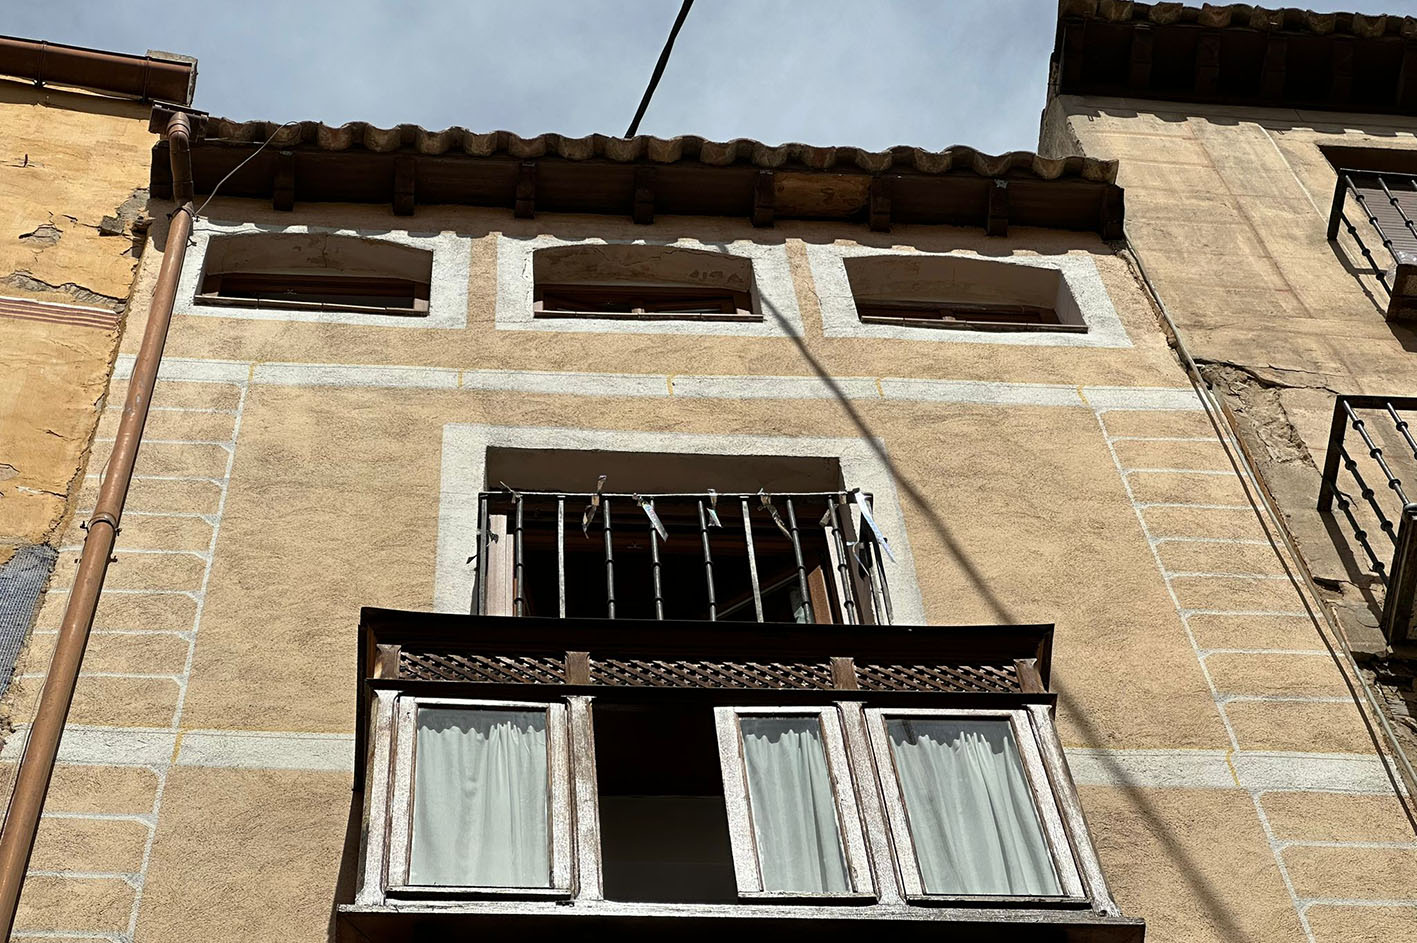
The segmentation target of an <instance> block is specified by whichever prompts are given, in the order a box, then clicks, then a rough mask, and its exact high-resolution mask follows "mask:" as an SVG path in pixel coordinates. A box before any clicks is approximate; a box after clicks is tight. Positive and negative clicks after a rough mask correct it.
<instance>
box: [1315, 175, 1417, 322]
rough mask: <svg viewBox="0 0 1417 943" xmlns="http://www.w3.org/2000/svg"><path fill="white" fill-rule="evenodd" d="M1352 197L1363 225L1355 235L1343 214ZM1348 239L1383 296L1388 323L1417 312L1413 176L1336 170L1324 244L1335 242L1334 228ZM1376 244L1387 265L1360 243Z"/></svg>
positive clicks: (1355, 229) (1415, 182) (1416, 215)
mask: <svg viewBox="0 0 1417 943" xmlns="http://www.w3.org/2000/svg"><path fill="white" fill-rule="evenodd" d="M1349 197H1352V199H1353V205H1354V206H1356V208H1357V212H1356V213H1355V214H1354V215H1361V217H1362V218H1363V219H1364V220H1366V221H1367V224H1368V225H1367V227H1364V228H1363V229H1360V228H1359V226H1358V225H1356V224H1355V223H1354V222H1353V220H1352V219H1350V218H1349V215H1348V212H1347V209H1346V207H1347V201H1348V198H1349ZM1340 226H1341V227H1343V229H1344V230H1345V231H1346V232H1347V233H1348V235H1350V236H1351V237H1353V241H1354V242H1355V243H1357V245H1358V251H1359V252H1361V253H1362V255H1363V258H1364V259H1365V260H1366V261H1367V263H1368V265H1369V266H1370V267H1371V268H1372V274H1373V275H1374V276H1376V277H1377V280H1378V283H1379V284H1380V285H1382V287H1383V291H1384V292H1386V294H1387V300H1388V309H1387V317H1388V320H1397V319H1399V318H1407V317H1411V316H1412V314H1413V309H1414V308H1417V175H1414V174H1401V173H1388V172H1382V173H1378V172H1374V171H1367V170H1339V171H1338V182H1337V184H1336V185H1335V187H1334V191H1333V207H1332V209H1331V210H1330V211H1329V217H1328V238H1329V240H1330V241H1333V240H1335V239H1337V238H1338V231H1339V227H1340ZM1365 232H1366V233H1367V235H1368V240H1372V239H1373V237H1374V236H1376V237H1377V242H1379V243H1380V244H1381V245H1382V249H1383V251H1384V252H1386V254H1387V258H1388V259H1390V260H1391V261H1384V260H1383V259H1381V258H1379V257H1378V256H1376V255H1375V254H1374V250H1373V248H1372V246H1370V245H1369V243H1368V241H1365V240H1364V238H1363V234H1364V233H1365Z"/></svg>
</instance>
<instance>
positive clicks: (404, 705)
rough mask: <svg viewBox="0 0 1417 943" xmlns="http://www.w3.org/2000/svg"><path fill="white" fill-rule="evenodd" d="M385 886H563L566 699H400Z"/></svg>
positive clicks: (530, 890)
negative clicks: (521, 701) (531, 701)
mask: <svg viewBox="0 0 1417 943" xmlns="http://www.w3.org/2000/svg"><path fill="white" fill-rule="evenodd" d="M397 736H398V738H399V743H400V746H399V751H398V770H397V775H396V782H395V796H396V798H395V802H396V813H397V812H398V811H400V807H401V811H403V813H404V814H403V815H397V814H396V816H395V818H394V834H393V842H392V848H391V854H390V864H389V877H390V883H391V884H392V885H394V887H392V888H391V891H394V892H406V893H439V892H447V893H456V894H460V895H464V896H466V895H469V894H475V893H478V892H484V893H507V892H523V893H525V894H528V895H530V896H559V895H564V894H566V893H569V891H570V860H569V846H570V836H569V821H568V819H569V801H568V795H569V787H570V774H569V771H568V764H567V759H566V754H567V745H566V736H567V731H566V719H565V707H564V706H562V705H558V704H519V703H511V702H505V703H504V702H479V701H441V700H437V701H435V700H430V699H414V698H403V699H401V700H400V702H399V724H398V733H397Z"/></svg>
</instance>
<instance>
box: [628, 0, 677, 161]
mask: <svg viewBox="0 0 1417 943" xmlns="http://www.w3.org/2000/svg"><path fill="white" fill-rule="evenodd" d="M693 5H694V0H684V5H683V6H682V7H680V8H679V15H678V16H677V17H675V19H674V26H673V27H671V28H670V30H669V38H668V39H666V40H665V41H664V49H663V51H661V52H660V54H659V61H658V62H656V63H655V64H654V74H653V75H651V76H650V77H649V87H648V88H646V89H645V97H644V98H641V99H640V108H639V110H638V111H636V112H635V120H634V121H631V122H630V130H628V131H626V132H625V137H627V138H632V137H634V136H635V132H636V131H638V130H639V129H640V119H641V118H643V117H644V116H645V109H646V108H648V107H649V100H650V99H651V98H652V97H653V96H654V90H655V88H656V87H657V86H658V85H659V77H660V76H661V75H663V74H664V67H665V66H666V65H668V64H669V53H670V52H672V51H673V49H674V38H675V37H676V36H678V35H679V28H680V27H682V26H683V25H684V18H685V17H686V16H688V15H689V7H691V6H693Z"/></svg>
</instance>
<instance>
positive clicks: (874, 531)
mask: <svg viewBox="0 0 1417 943" xmlns="http://www.w3.org/2000/svg"><path fill="white" fill-rule="evenodd" d="M477 546H478V551H477V556H476V558H475V564H476V584H475V585H476V588H475V591H474V594H473V604H472V611H473V612H474V613H481V614H488V615H515V616H551V617H559V618H562V619H566V618H610V619H617V618H618V619H637V618H638V619H703V620H711V621H757V622H802V623H813V622H816V623H826V622H834V623H856V624H886V623H890V622H891V621H892V613H891V599H890V589H889V586H888V584H887V580H886V574H885V569H884V563H885V561H886V560H887V559H892V560H893V559H894V557H893V553H892V550H891V548H890V543H889V538H888V536H887V535H886V534H884V533H883V532H882V531H881V528H880V525H879V524H878V522H877V521H876V520H875V516H874V511H873V501H872V496H871V495H870V494H867V493H864V492H862V491H859V490H857V491H832V492H812V493H794V494H768V493H766V492H762V491H759V492H757V493H756V494H719V493H717V492H714V491H708V492H703V493H691V494H615V493H609V492H603V491H600V492H591V493H568V492H533V491H515V490H513V489H511V488H504V490H502V491H487V492H483V493H482V494H481V495H479V496H478V541H477Z"/></svg>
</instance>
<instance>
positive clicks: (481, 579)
mask: <svg viewBox="0 0 1417 943" xmlns="http://www.w3.org/2000/svg"><path fill="white" fill-rule="evenodd" d="M487 518H488V509H487V495H485V494H479V495H478V496H477V560H476V566H477V576H476V580H477V586H475V587H474V588H473V593H472V611H473V612H474V613H475V614H477V615H482V614H483V613H485V612H486V611H487V554H488V552H489V549H490V547H491V545H492V540H491V535H490V531H489V528H490V527H491V524H490V523H489V522H488V520H487Z"/></svg>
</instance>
